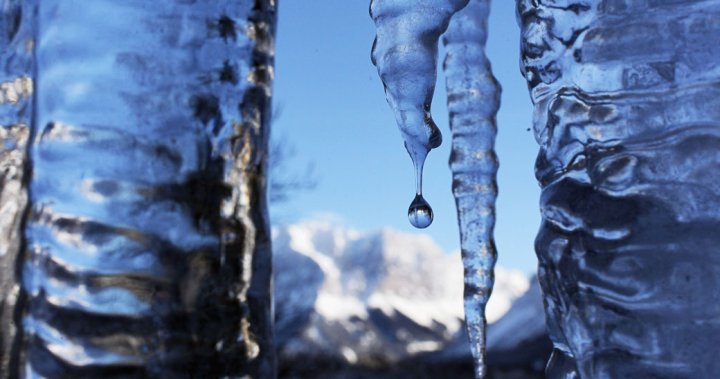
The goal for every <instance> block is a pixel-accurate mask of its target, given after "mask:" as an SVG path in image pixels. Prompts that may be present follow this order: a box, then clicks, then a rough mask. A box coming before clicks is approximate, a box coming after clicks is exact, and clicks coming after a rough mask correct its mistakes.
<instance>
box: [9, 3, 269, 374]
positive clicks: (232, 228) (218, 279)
mask: <svg viewBox="0 0 720 379" xmlns="http://www.w3.org/2000/svg"><path fill="white" fill-rule="evenodd" d="M1 4H2V5H1V6H0V16H1V17H2V19H1V20H0V21H2V23H0V31H1V32H2V33H0V47H2V56H1V58H2V62H0V63H2V64H1V65H0V68H1V70H2V71H0V125H1V127H0V136H1V137H2V141H3V144H2V151H1V153H0V165H1V166H0V169H2V170H0V171H2V173H1V174H0V175H1V178H2V182H1V183H0V207H1V208H2V220H0V231H1V232H2V234H0V246H2V248H3V249H5V250H4V251H2V252H0V290H1V291H2V294H3V299H2V300H0V301H1V303H0V321H2V326H1V327H2V331H1V332H0V337H1V340H2V343H3V345H2V346H0V354H1V355H2V360H1V361H0V364H1V366H0V377H2V378H16V377H31V378H32V377H46V378H59V377H73V378H83V377H84V378H90V377H92V378H96V377H106V376H112V377H189V376H192V377H253V378H266V377H273V375H274V366H273V361H274V357H273V354H274V351H273V349H272V338H271V330H270V326H271V324H270V322H271V317H270V293H269V291H270V255H269V254H270V248H269V237H270V236H269V228H268V225H267V218H266V214H265V212H266V209H265V197H264V183H265V177H264V172H265V166H264V165H265V163H264V157H265V156H266V150H265V149H266V143H267V125H268V124H267V121H268V119H269V116H270V115H269V104H270V95H271V84H272V76H273V75H272V60H273V53H274V51H273V32H274V20H275V19H274V17H275V12H274V1H271V0H268V1H256V2H246V1H240V2H214V1H207V0H200V1H168V2H163V1H159V2H146V1H140V0H128V1H121V2H118V1H112V0H94V1H89V2H88V1H81V2H78V1H60V0H43V1H41V2H40V1H27V0H26V1H14V0H5V1H2V2H1ZM26 153H27V156H26ZM29 161H31V162H32V167H29V166H30V165H26V162H29ZM30 173H31V174H32V175H28V174H30ZM28 196H29V201H27V199H28ZM23 237H24V240H23ZM20 249H22V251H20V253H18V252H19V250H20ZM18 275H21V278H18V277H16V276H18ZM20 287H21V288H20ZM18 299H19V300H18ZM16 300H17V301H16ZM251 318H252V321H251V320H250V319H251ZM16 329H17V330H16ZM16 332H18V333H16ZM16 335H20V336H21V338H22V339H21V338H16Z"/></svg>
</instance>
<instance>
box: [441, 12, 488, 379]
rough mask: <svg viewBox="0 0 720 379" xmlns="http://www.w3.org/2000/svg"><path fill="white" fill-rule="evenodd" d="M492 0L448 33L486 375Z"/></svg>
mask: <svg viewBox="0 0 720 379" xmlns="http://www.w3.org/2000/svg"><path fill="white" fill-rule="evenodd" d="M489 13H490V0H470V1H469V3H468V5H467V6H466V7H465V8H463V9H462V10H461V11H459V12H457V13H455V15H454V16H453V17H452V19H451V20H450V25H449V26H448V28H447V31H446V32H445V34H444V35H443V43H444V44H445V51H446V56H445V63H444V72H445V85H446V87H447V95H448V111H449V113H450V128H451V130H452V153H451V156H450V169H451V170H452V173H453V185H452V189H453V195H454V196H455V204H456V206H457V213H458V223H459V226H460V243H461V251H462V258H463V264H464V266H465V295H464V297H465V321H466V323H467V329H468V335H469V336H470V347H471V349H472V353H473V357H474V358H475V366H476V376H477V377H478V378H481V377H482V376H483V375H484V374H485V324H486V319H485V305H486V304H487V301H488V299H489V296H490V293H491V291H492V286H493V281H494V276H493V267H494V266H495V258H496V256H497V252H496V250H495V242H494V240H493V228H494V226H495V199H496V197H497V184H496V173H497V169H498V161H497V156H496V155H495V150H494V145H495V134H496V132H497V126H496V122H495V114H496V113H497V111H498V108H499V107H500V85H499V84H498V82H497V81H496V80H495V78H494V77H493V74H492V71H491V69H490V61H489V60H488V58H487V57H486V56H485V42H486V40H487V20H488V15H489Z"/></svg>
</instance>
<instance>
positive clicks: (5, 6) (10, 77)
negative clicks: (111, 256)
mask: <svg viewBox="0 0 720 379" xmlns="http://www.w3.org/2000/svg"><path fill="white" fill-rule="evenodd" d="M35 7H36V3H35V1H30V0H25V1H23V0H5V1H0V141H2V143H1V144H0V378H9V377H12V376H13V374H12V373H14V372H17V368H18V363H19V359H20V352H21V349H20V348H19V343H20V334H19V333H18V329H19V325H18V323H16V319H17V316H18V313H19V312H21V310H22V299H21V297H20V275H19V270H18V268H19V267H18V264H19V259H20V257H21V256H22V249H23V243H24V242H23V238H22V233H23V232H22V227H23V219H24V217H25V211H26V208H27V201H28V195H27V180H28V176H29V172H30V171H29V162H28V156H27V143H28V138H29V136H30V125H31V122H32V115H33V46H34V44H35V39H34V38H35V37H34V27H35Z"/></svg>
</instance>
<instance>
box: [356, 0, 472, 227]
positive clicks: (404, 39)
mask: <svg viewBox="0 0 720 379" xmlns="http://www.w3.org/2000/svg"><path fill="white" fill-rule="evenodd" d="M465 4H467V0H464V1H463V0H441V1H438V0H373V1H372V2H371V3H370V16H371V17H372V19H373V21H375V27H376V31H377V35H376V37H375V41H374V42H373V47H372V62H373V64H374V65H375V66H376V67H377V69H378V74H379V75H380V79H381V80H382V82H383V85H384V86H385V96H386V97H387V101H388V104H390V107H391V108H392V110H393V112H394V113H395V121H396V122H397V125H398V127H399V128H400V133H401V134H402V136H403V139H404V140H405V149H407V151H408V154H410V158H411V159H412V162H413V165H414V167H415V181H416V184H415V198H414V199H413V201H412V203H411V204H410V207H409V209H408V218H409V219H410V222H411V223H412V224H413V225H414V226H415V227H418V228H425V227H427V226H429V225H430V223H431V222H432V219H433V214H432V208H430V205H429V204H428V203H427V201H425V199H424V198H423V196H422V172H423V165H424V164H425V158H426V157H427V154H428V152H429V151H430V150H431V149H434V148H436V147H438V146H440V144H441V143H442V135H441V134H440V130H439V129H438V127H437V126H436V125H435V122H434V121H433V119H432V116H431V114H430V106H431V103H432V96H433V92H434V91H435V79H436V78H437V51H438V39H439V38H440V35H441V34H442V33H443V32H444V31H445V29H446V28H447V25H448V22H450V17H452V15H453V14H454V13H455V12H457V11H458V10H459V9H461V8H462V7H463V6H464V5H465Z"/></svg>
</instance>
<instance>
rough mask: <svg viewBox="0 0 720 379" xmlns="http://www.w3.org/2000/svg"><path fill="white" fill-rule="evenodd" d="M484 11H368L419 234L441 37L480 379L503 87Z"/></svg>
mask: <svg viewBox="0 0 720 379" xmlns="http://www.w3.org/2000/svg"><path fill="white" fill-rule="evenodd" d="M489 6H490V2H489V0H471V1H469V2H467V1H454V2H452V1H420V2H417V1H395V0H384V1H383V0H375V1H373V2H372V3H371V6H370V12H371V16H372V17H373V20H374V21H375V24H376V27H377V37H376V39H375V43H374V45H373V51H372V58H373V63H375V65H376V66H377V68H378V73H379V74H380V78H381V79H382V81H383V84H384V85H385V93H386V96H387V99H388V103H389V104H390V106H391V107H392V108H393V111H394V112H395V118H396V121H397V124H398V126H399V127H400V130H401V132H402V135H403V137H404V138H405V147H406V148H407V150H408V153H410V157H411V158H412V160H413V163H414V165H415V169H416V178H417V181H418V183H417V193H416V197H415V200H414V201H413V202H412V204H411V205H410V210H409V211H408V216H409V218H410V222H411V223H412V224H413V225H414V226H415V227H419V228H424V227H426V226H428V225H429V224H430V222H432V209H430V207H429V205H428V204H427V202H426V201H425V200H424V199H423V197H422V166H423V163H424V161H425V157H426V156H427V153H428V151H429V150H430V149H432V148H434V147H436V146H437V145H439V143H440V132H439V130H438V129H437V126H435V123H434V122H433V121H432V117H431V116H430V100H431V98H432V92H433V90H434V84H435V79H436V75H437V72H436V70H437V62H436V59H437V57H436V56H437V48H438V46H437V43H438V38H439V37H440V35H441V34H442V33H443V32H444V33H445V34H444V37H443V42H444V44H445V48H446V51H447V56H446V58H445V63H444V70H445V75H446V87H447V92H448V109H449V112H450V126H451V129H452V133H453V141H452V144H453V146H452V155H451V157H450V168H451V170H452V172H453V186H452V187H453V194H454V196H455V200H456V205H457V211H458V222H459V224H460V239H461V248H462V255H463V264H464V267H465V295H464V299H465V316H466V321H467V325H468V332H469V333H468V334H469V335H470V339H471V345H472V352H473V356H474V358H475V361H476V376H477V377H482V376H483V375H484V373H485V363H484V354H485V324H486V319H485V306H486V304H487V301H488V299H489V296H490V293H491V290H492V285H493V267H494V265H495V257H496V251H495V244H494V242H493V238H492V232H493V227H494V225H495V198H496V196H497V185H496V181H495V174H496V172H497V166H498V163H497V158H496V156H495V152H494V149H493V147H494V142H495V133H496V126H495V114H496V112H497V110H498V107H499V102H500V86H499V85H498V83H497V81H496V80H495V78H494V77H493V76H492V73H491V71H490V63H489V61H488V60H487V58H486V57H485V53H484V47H485V41H486V34H487V17H488V14H489Z"/></svg>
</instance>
